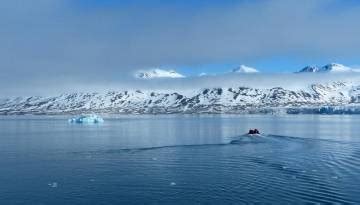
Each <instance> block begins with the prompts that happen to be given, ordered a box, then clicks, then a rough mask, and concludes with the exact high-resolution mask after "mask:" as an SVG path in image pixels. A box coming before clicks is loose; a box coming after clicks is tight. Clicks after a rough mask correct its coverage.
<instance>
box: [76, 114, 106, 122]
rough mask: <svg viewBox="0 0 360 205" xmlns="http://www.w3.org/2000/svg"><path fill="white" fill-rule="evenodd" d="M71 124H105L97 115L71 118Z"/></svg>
mask: <svg viewBox="0 0 360 205" xmlns="http://www.w3.org/2000/svg"><path fill="white" fill-rule="evenodd" d="M69 122H70V123H79V124H82V123H89V124H90V123H102V122H104V119H102V118H101V117H100V116H97V115H95V114H90V115H81V116H78V117H74V118H70V119H69Z"/></svg>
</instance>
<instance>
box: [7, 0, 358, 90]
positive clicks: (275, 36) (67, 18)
mask: <svg viewBox="0 0 360 205" xmlns="http://www.w3.org/2000/svg"><path fill="white" fill-rule="evenodd" d="M89 2H90V3H92V4H90V3H89ZM101 2H102V3H101ZM104 2H105V3H104ZM106 2H107V3H106ZM114 2H116V1H110V0H105V1H97V0H91V1H81V0H79V1H70V0H38V1H31V2H30V1H27V0H7V1H4V2H2V6H1V8H0V26H1V30H2V32H1V34H0V35H1V36H0V45H1V47H0V56H1V62H0V72H1V75H0V93H1V95H12V96H13V95H18V94H19V95H23V94H33V93H35V94H42V93H49V92H62V91H64V90H65V91H67V90H69V89H74V90H76V89H80V88H83V87H87V86H92V85H95V84H101V85H102V86H103V87H106V85H108V84H121V83H123V84H128V82H130V81H131V77H132V73H133V72H134V71H135V70H138V69H145V68H147V67H157V66H162V65H175V66H176V65H186V66H191V65H196V64H208V63H217V62H226V61H234V60H235V61H239V62H243V61H246V60H254V59H259V58H265V57H269V56H273V55H288V54H293V55H297V56H308V57H312V58H317V57H324V56H332V57H343V56H350V57H351V56H355V55H356V54H357V53H359V50H360V49H359V48H360V38H358V36H360V22H359V21H358V19H359V18H360V7H359V5H358V4H356V3H354V5H353V4H352V5H349V3H344V1H340V0H318V1H313V0H304V1H301V3H300V2H299V1H295V0H269V1H262V0H256V1H245V0H244V1H231V2H232V3H229V2H230V1H226V3H224V4H221V3H214V2H216V1H210V2H211V3H209V4H204V3H202V4H192V3H181V1H172V2H173V3H169V2H167V3H162V2H161V1H139V0H137V1H124V2H125V3H114ZM179 2H180V3H179ZM188 4H189V5H188ZM138 83H140V82H138Z"/></svg>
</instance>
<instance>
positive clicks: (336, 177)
mask: <svg viewBox="0 0 360 205" xmlns="http://www.w3.org/2000/svg"><path fill="white" fill-rule="evenodd" d="M331 178H333V179H339V177H338V176H332V177H331Z"/></svg>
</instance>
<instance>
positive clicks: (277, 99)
mask: <svg viewBox="0 0 360 205" xmlns="http://www.w3.org/2000/svg"><path fill="white" fill-rule="evenodd" d="M87 112H98V113H115V114H116V113H117V114H121V113H123V114H124V113H135V114H143V113H149V114H162V113H278V112H280V113H351V114H352V113H357V114H360V84H354V83H351V82H340V81H339V82H329V83H325V84H310V85H308V86H306V87H303V88H302V89H285V88H282V87H269V88H264V89H260V88H252V87H246V86H239V87H213V88H203V89H199V90H195V91H194V92H190V93H189V92H187V93H182V92H175V91H166V92H165V91H163V92H162V91H156V92H155V91H150V90H136V91H111V92H107V93H70V94H62V95H58V96H53V97H26V98H13V99H7V100H2V101H0V114H28V113H29V114H64V113H72V114H74V113H87Z"/></svg>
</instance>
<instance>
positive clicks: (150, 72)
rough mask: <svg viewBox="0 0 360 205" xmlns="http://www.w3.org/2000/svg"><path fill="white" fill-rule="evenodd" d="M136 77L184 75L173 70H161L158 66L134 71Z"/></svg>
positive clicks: (176, 76) (175, 76) (181, 76)
mask: <svg viewBox="0 0 360 205" xmlns="http://www.w3.org/2000/svg"><path fill="white" fill-rule="evenodd" d="M135 77H136V78H140V79H152V78H184V77H185V76H184V75H182V74H180V73H178V72H176V71H175V70H163V69H159V68H154V69H149V70H139V71H137V72H136V73H135Z"/></svg>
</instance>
